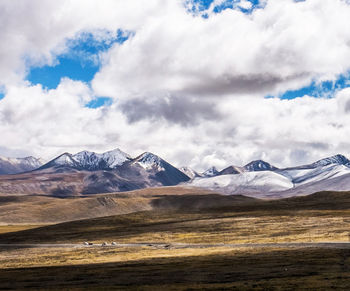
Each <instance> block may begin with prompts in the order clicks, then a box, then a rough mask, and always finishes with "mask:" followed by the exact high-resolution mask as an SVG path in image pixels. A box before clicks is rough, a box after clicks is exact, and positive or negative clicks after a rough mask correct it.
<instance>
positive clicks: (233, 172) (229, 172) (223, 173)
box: [219, 166, 245, 175]
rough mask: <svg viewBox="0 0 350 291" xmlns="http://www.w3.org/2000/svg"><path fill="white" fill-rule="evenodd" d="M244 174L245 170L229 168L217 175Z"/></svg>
mask: <svg viewBox="0 0 350 291" xmlns="http://www.w3.org/2000/svg"><path fill="white" fill-rule="evenodd" d="M243 172H245V169H244V168H242V167H237V166H229V167H227V168H225V169H223V170H222V171H220V173H219V175H232V174H241V173H243Z"/></svg>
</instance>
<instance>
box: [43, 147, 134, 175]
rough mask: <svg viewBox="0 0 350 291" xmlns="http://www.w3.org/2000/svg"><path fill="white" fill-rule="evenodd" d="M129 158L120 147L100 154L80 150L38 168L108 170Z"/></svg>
mask: <svg viewBox="0 0 350 291" xmlns="http://www.w3.org/2000/svg"><path fill="white" fill-rule="evenodd" d="M130 160H131V157H130V156H129V155H128V154H126V153H124V152H123V151H121V150H120V149H115V150H112V151H108V152H105V153H102V154H99V153H95V152H89V151H82V152H79V153H77V154H75V155H72V154H70V153H64V154H62V155H60V156H58V157H57V158H55V159H53V160H51V161H49V162H48V163H46V164H45V165H43V166H42V167H40V169H47V168H55V167H68V168H74V169H78V170H87V171H96V170H108V169H114V168H116V167H118V166H121V165H122V164H123V163H125V162H127V161H130Z"/></svg>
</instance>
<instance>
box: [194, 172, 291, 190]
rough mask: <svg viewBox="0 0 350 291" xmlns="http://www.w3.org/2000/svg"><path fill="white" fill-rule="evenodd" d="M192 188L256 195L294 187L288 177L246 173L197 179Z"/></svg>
mask: <svg viewBox="0 0 350 291" xmlns="http://www.w3.org/2000/svg"><path fill="white" fill-rule="evenodd" d="M191 185H192V186H195V187H201V188H207V189H211V190H215V191H219V192H223V193H226V194H248V193H251V194H255V193H261V192H279V191H284V190H288V189H291V188H293V187H294V185H293V182H291V181H290V180H289V179H288V178H287V177H285V176H283V175H280V174H277V173H275V172H272V171H260V172H245V173H242V174H232V175H222V176H215V177H210V178H196V179H194V180H193V181H192V183H191Z"/></svg>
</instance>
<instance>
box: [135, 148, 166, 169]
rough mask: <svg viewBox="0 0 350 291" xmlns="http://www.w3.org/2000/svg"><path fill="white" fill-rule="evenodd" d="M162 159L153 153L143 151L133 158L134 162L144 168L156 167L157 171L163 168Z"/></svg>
mask: <svg viewBox="0 0 350 291" xmlns="http://www.w3.org/2000/svg"><path fill="white" fill-rule="evenodd" d="M164 162H165V161H164V160H163V159H161V158H160V157H158V156H157V155H155V154H152V153H150V152H145V153H143V154H142V155H140V156H138V157H137V158H136V159H135V163H137V164H139V165H140V166H141V167H143V168H144V169H146V170H148V169H152V168H156V169H158V170H159V171H161V170H164Z"/></svg>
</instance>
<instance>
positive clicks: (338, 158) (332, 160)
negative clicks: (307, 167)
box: [312, 154, 350, 167]
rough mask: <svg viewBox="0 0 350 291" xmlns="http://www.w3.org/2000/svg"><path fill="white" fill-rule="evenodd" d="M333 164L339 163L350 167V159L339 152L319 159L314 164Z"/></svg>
mask: <svg viewBox="0 0 350 291" xmlns="http://www.w3.org/2000/svg"><path fill="white" fill-rule="evenodd" d="M331 164H337V165H345V166H348V167H350V160H349V159H348V158H347V157H345V156H344V155H341V154H337V155H334V156H331V157H328V158H324V159H321V160H318V161H317V162H315V163H313V164H312V165H314V166H317V167H319V166H328V165H331Z"/></svg>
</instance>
